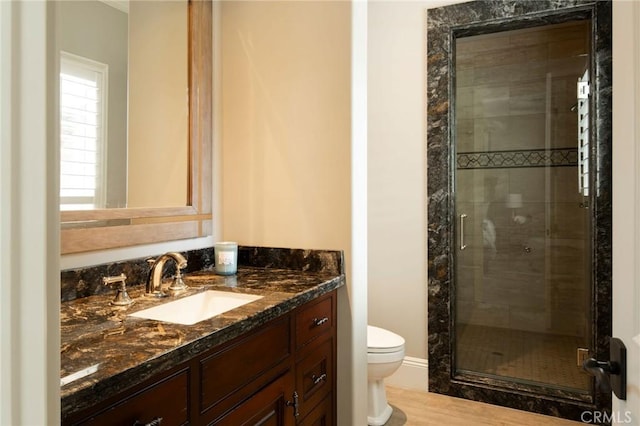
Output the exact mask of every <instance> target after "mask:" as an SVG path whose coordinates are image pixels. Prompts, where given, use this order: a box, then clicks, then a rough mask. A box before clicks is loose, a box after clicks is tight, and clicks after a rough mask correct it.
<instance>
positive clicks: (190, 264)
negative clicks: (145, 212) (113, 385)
mask: <svg viewBox="0 0 640 426" xmlns="http://www.w3.org/2000/svg"><path fill="white" fill-rule="evenodd" d="M160 254H162V253H159V254H158V255H160ZM182 254H183V255H184V256H185V257H186V258H187V267H186V268H185V269H184V270H183V272H184V273H190V272H195V271H207V270H209V271H210V270H213V268H214V252H213V248H204V249H198V250H190V251H187V252H184V253H182ZM155 257H157V256H149V257H144V258H137V259H130V260H124V261H120V262H112V263H105V264H101V265H95V266H89V267H85V268H78V269H69V270H64V271H62V272H61V273H60V281H61V285H60V287H61V288H60V293H61V301H63V302H65V301H69V300H74V299H78V298H81V297H87V296H94V295H99V294H111V293H113V291H114V290H113V289H112V288H110V287H108V286H105V285H104V284H103V283H102V277H106V276H114V275H120V274H121V273H124V274H125V275H126V276H127V287H128V288H135V287H138V286H143V285H145V283H146V281H147V277H148V275H149V265H148V263H147V259H149V258H155ZM238 265H239V266H249V267H258V268H280V269H291V270H297V271H303V272H327V273H335V274H344V258H343V253H342V251H338V250H336V251H330V250H302V249H288V248H271V247H253V246H250V247H248V246H240V247H238ZM174 274H175V266H174V264H173V263H171V262H167V266H166V267H165V271H164V274H163V276H164V277H169V276H172V275H174ZM229 279H230V280H231V279H233V277H232V278H229Z"/></svg>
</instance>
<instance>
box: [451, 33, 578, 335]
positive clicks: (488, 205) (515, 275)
mask: <svg viewBox="0 0 640 426" xmlns="http://www.w3.org/2000/svg"><path fill="white" fill-rule="evenodd" d="M585 25H587V24H586V23H584V22H581V23H570V24H562V25H557V26H555V27H553V28H551V29H550V30H549V31H545V32H542V31H535V32H534V31H528V30H523V31H520V32H518V33H515V34H514V33H511V35H500V34H497V35H496V34H493V35H488V36H478V37H473V43H465V42H464V39H459V41H458V44H457V52H456V58H457V59H458V61H457V63H456V70H457V75H456V112H457V116H456V121H455V123H456V127H455V131H456V138H457V154H458V158H459V159H460V156H461V155H463V154H464V153H484V154H487V155H486V156H484V157H483V158H481V159H480V161H479V162H476V163H473V164H465V165H464V166H463V167H461V162H460V161H459V162H458V169H457V187H456V188H455V191H456V199H457V200H458V201H457V205H456V209H457V213H458V214H461V213H466V214H467V215H468V217H467V219H466V223H465V238H466V240H467V241H466V242H467V244H468V247H467V249H465V250H464V251H461V252H459V254H458V261H459V265H469V266H462V267H460V268H458V270H457V273H458V274H459V277H458V278H457V280H456V281H457V283H458V285H457V289H456V290H457V296H456V297H457V315H458V316H457V321H459V322H460V323H462V324H471V325H482V326H490V327H504V328H511V329H516V330H525V331H534V332H545V333H553V334H559V335H568V336H575V337H586V336H585V334H586V333H587V331H588V330H587V327H586V324H587V321H588V318H587V316H586V315H587V314H586V311H585V307H586V302H585V301H586V300H588V297H589V294H587V292H588V291H587V288H586V287H587V286H585V284H584V282H585V280H586V282H588V278H589V277H588V276H586V274H587V271H586V267H585V264H587V263H588V262H586V259H584V258H583V256H585V255H586V253H588V252H589V250H588V247H586V246H585V244H586V243H585V241H587V240H588V239H587V234H586V232H587V229H588V226H589V224H588V223H587V222H586V219H585V217H586V214H585V210H584V208H583V207H582V206H581V203H583V202H584V199H583V197H582V196H581V195H580V194H579V193H578V184H577V182H578V176H577V167H576V161H577V150H576V145H577V115H576V113H575V112H573V111H571V109H572V107H573V106H574V104H576V81H577V78H578V77H579V76H580V75H581V74H582V73H583V71H584V69H585V66H586V64H587V56H586V55H587V53H588V52H589V44H588V43H589V41H588V40H587V39H586V37H585V34H589V31H588V30H587V29H586V28H585ZM501 38H502V39H501ZM558 40H562V41H558ZM496 46H497V47H499V48H498V49H496ZM505 46H507V47H506V48H505ZM497 64H499V65H497ZM547 100H549V102H548V101H547ZM547 136H548V137H547ZM561 149H564V150H561ZM520 150H522V151H523V152H522V153H521V154H520V153H516V154H517V155H525V156H528V157H526V158H525V157H521V158H520V160H521V161H519V162H517V164H518V165H517V166H514V165H513V163H509V162H505V163H501V162H499V161H494V162H492V160H495V159H496V158H498V157H499V156H502V154H500V153H501V152H502V151H520ZM545 150H546V151H545ZM550 150H559V151H558V155H560V153H562V154H563V155H565V160H567V158H569V159H570V160H569V162H570V163H573V164H572V165H573V167H567V166H566V163H567V161H564V163H563V162H559V163H557V164H558V166H557V167H550V168H546V167H540V166H544V164H545V161H544V160H543V161H536V159H538V160H539V159H540V155H542V154H541V153H545V152H547V153H548V152H549V151H550ZM532 153H533V155H531V154H532ZM502 157H504V156H502ZM558 158H559V157H558ZM523 159H524V160H523ZM553 164H556V163H555V162H554V163H553ZM467 167H472V168H467ZM509 194H520V195H521V197H522V204H521V207H518V208H515V209H511V208H508V207H507V204H506V200H507V197H508V195H509ZM460 200H463V201H460ZM514 215H517V216H521V217H522V218H524V220H525V221H524V223H516V222H514V220H513V216H514ZM487 220H490V221H491V223H492V224H493V226H494V228H495V250H494V249H493V247H491V244H490V243H487V241H486V240H487V236H488V234H487V229H486V227H487V226H488V225H487ZM483 224H484V227H485V230H484V232H483ZM471 265H475V266H471Z"/></svg>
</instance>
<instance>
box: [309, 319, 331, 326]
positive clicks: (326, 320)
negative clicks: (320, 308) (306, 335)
mask: <svg viewBox="0 0 640 426" xmlns="http://www.w3.org/2000/svg"><path fill="white" fill-rule="evenodd" d="M327 322H329V318H328V317H322V318H314V319H313V323H314V325H315V326H316V327H320V326H321V325H322V324H324V323H327Z"/></svg>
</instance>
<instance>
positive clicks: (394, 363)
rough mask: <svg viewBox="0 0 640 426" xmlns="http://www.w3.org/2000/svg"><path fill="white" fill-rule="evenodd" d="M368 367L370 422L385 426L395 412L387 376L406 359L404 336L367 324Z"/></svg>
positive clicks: (368, 415)
mask: <svg viewBox="0 0 640 426" xmlns="http://www.w3.org/2000/svg"><path fill="white" fill-rule="evenodd" d="M367 347H368V348H367V369H368V397H369V406H368V407H369V408H368V413H367V423H368V424H369V425H371V426H379V425H383V424H385V423H386V422H387V420H389V417H391V412H392V411H393V410H392V408H391V406H390V405H389V403H388V402H387V393H386V392H385V390H384V379H385V377H389V376H390V375H392V374H393V373H394V372H395V371H396V370H397V369H398V367H400V365H401V364H402V360H403V359H404V339H403V338H402V337H401V336H398V335H397V334H395V333H392V332H391V331H389V330H385V329H384V328H379V327H374V326H372V325H370V326H368V327H367Z"/></svg>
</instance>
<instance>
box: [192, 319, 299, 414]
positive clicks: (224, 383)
mask: <svg viewBox="0 0 640 426" xmlns="http://www.w3.org/2000/svg"><path fill="white" fill-rule="evenodd" d="M290 327H291V322H290V320H289V317H285V318H284V319H281V320H278V321H276V322H275V323H273V324H271V325H269V326H267V327H265V328H262V329H260V330H258V331H255V332H253V333H251V334H250V335H249V336H247V337H245V338H241V339H240V340H237V341H234V342H232V343H231V344H229V345H225V346H223V347H222V348H220V349H219V350H216V351H215V352H214V353H213V354H211V355H210V356H207V357H205V358H204V359H202V360H201V361H200V404H201V405H200V412H201V413H204V412H205V411H207V410H210V409H211V408H212V407H214V406H218V407H217V408H216V409H215V410H211V411H212V412H211V413H208V416H207V418H209V417H214V418H215V417H217V416H218V415H220V414H222V413H223V412H225V411H226V410H227V409H229V408H231V407H232V406H233V405H234V404H236V403H237V402H239V401H242V400H243V399H244V398H246V397H248V396H249V395H251V393H252V392H254V391H255V390H256V389H257V388H259V387H260V386H262V385H263V383H265V381H268V380H271V379H273V376H272V375H273V374H276V373H278V372H279V370H280V368H279V367H278V366H282V365H285V368H288V365H287V364H282V363H283V361H286V360H287V359H288V358H289V356H290V355H291V344H290V341H291V338H290V336H291V334H290ZM274 369H275V370H277V371H274Z"/></svg>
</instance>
